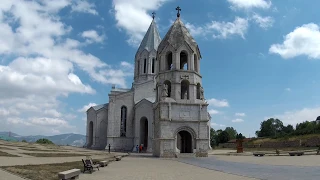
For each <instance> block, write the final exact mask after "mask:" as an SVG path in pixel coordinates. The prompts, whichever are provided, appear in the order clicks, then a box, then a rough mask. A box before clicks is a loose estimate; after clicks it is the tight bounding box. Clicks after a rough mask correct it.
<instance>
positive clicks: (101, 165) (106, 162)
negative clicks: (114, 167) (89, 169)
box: [99, 160, 109, 167]
mask: <svg viewBox="0 0 320 180" xmlns="http://www.w3.org/2000/svg"><path fill="white" fill-rule="evenodd" d="M99 164H100V167H105V166H108V164H109V161H108V160H106V161H100V162H99Z"/></svg>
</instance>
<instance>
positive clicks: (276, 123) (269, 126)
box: [256, 118, 283, 137]
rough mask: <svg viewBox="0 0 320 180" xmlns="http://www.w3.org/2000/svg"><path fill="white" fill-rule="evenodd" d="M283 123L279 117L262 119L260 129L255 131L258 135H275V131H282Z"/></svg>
mask: <svg viewBox="0 0 320 180" xmlns="http://www.w3.org/2000/svg"><path fill="white" fill-rule="evenodd" d="M282 129H283V123H282V121H280V120H279V119H274V118H270V119H268V120H265V121H262V122H261V124H260V131H256V135H257V136H258V137H275V136H277V133H280V132H282Z"/></svg>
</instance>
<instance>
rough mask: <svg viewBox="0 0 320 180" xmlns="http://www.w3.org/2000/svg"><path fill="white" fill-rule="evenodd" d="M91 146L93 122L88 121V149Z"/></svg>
mask: <svg viewBox="0 0 320 180" xmlns="http://www.w3.org/2000/svg"><path fill="white" fill-rule="evenodd" d="M92 144H93V122H92V121H90V123H89V143H88V147H91V146H92Z"/></svg>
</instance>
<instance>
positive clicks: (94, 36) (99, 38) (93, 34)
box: [81, 30, 104, 44]
mask: <svg viewBox="0 0 320 180" xmlns="http://www.w3.org/2000/svg"><path fill="white" fill-rule="evenodd" d="M81 37H83V38H85V39H86V40H87V43H89V44H91V43H94V42H95V43H102V42H103V40H104V36H103V35H99V34H98V33H97V31H95V30H87V31H83V32H82V33H81Z"/></svg>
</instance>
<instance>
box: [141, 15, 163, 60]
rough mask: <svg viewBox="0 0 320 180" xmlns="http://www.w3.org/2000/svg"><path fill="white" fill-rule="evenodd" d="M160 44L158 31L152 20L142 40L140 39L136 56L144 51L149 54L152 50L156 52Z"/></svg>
mask: <svg viewBox="0 0 320 180" xmlns="http://www.w3.org/2000/svg"><path fill="white" fill-rule="evenodd" d="M160 42H161V38H160V35H159V31H158V28H157V25H156V22H155V21H154V20H152V22H151V24H150V26H149V28H148V31H147V33H146V34H145V35H144V38H143V39H142V42H141V44H140V46H139V49H138V51H137V53H136V54H138V53H140V52H142V51H143V50H145V49H146V50H147V51H149V52H150V51H152V50H155V51H157V49H158V46H159V44H160Z"/></svg>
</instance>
